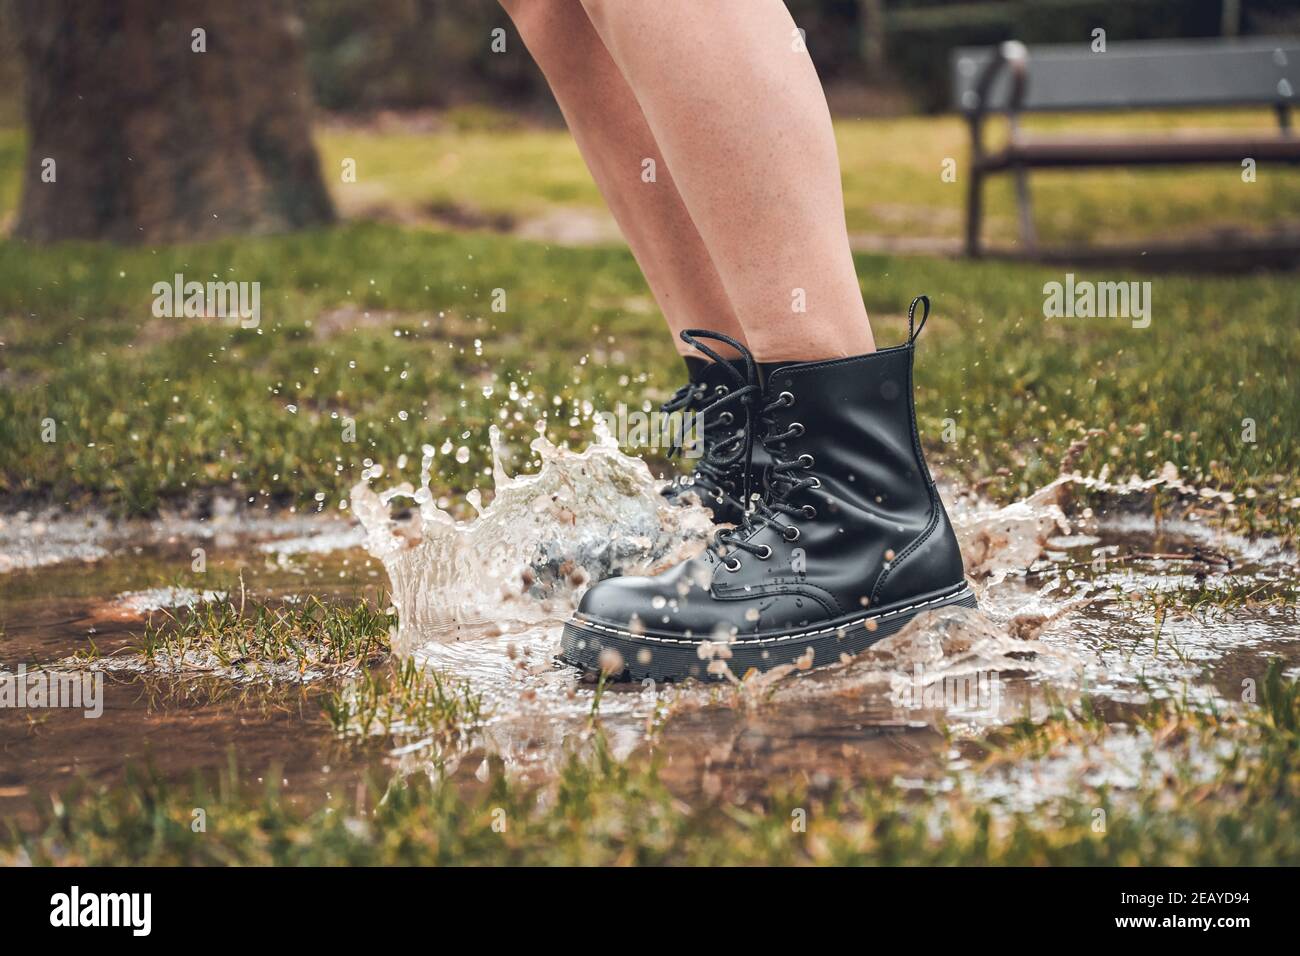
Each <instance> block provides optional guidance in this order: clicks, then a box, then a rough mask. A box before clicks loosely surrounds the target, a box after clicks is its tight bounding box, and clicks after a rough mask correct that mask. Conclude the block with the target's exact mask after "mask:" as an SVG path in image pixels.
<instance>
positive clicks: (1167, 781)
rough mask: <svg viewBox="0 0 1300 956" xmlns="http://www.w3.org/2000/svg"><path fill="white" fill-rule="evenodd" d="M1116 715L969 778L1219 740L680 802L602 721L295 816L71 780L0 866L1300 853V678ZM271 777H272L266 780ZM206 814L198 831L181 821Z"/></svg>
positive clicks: (1027, 731)
mask: <svg viewBox="0 0 1300 956" xmlns="http://www.w3.org/2000/svg"><path fill="white" fill-rule="evenodd" d="M1128 721H1129V726H1127V727H1124V726H1120V725H1119V724H1117V723H1116V721H1115V720H1114V719H1103V717H1102V716H1101V715H1100V714H1098V713H1096V712H1094V711H1091V710H1090V709H1088V708H1087V707H1084V708H1082V709H1080V710H1078V711H1076V712H1069V711H1065V710H1062V711H1061V712H1060V713H1058V714H1057V715H1056V716H1055V717H1054V718H1052V719H1050V720H1048V721H1045V722H1042V723H1037V724H1034V723H1029V722H1025V723H1023V724H1021V725H1017V726H1014V727H1012V728H1008V729H1006V730H1004V731H1001V732H999V733H998V735H997V739H996V740H989V741H987V742H985V743H983V744H980V743H976V744H974V745H972V749H977V750H979V749H982V750H983V754H982V756H980V757H979V758H978V760H977V761H976V764H975V767H974V769H973V770H972V771H971V772H973V773H975V774H980V773H987V772H992V771H995V770H996V769H997V768H998V767H999V766H1001V765H1004V764H1005V762H1007V761H1013V762H1017V763H1021V762H1029V763H1030V764H1032V763H1033V762H1035V761H1046V760H1051V759H1053V757H1054V756H1055V755H1057V754H1058V753H1059V752H1060V751H1061V750H1062V748H1065V747H1073V746H1088V745H1095V744H1096V743H1097V742H1098V741H1099V740H1101V739H1103V738H1104V737H1106V736H1107V735H1118V734H1124V733H1129V732H1130V730H1131V729H1132V728H1134V727H1140V728H1142V729H1144V730H1145V731H1146V732H1147V733H1150V734H1151V735H1152V736H1153V738H1154V739H1155V740H1156V741H1157V742H1158V746H1159V747H1161V748H1163V749H1166V750H1169V751H1170V752H1172V753H1174V754H1175V756H1176V757H1177V755H1179V754H1190V753H1191V751H1192V748H1193V746H1194V745H1195V744H1197V743H1206V742H1210V741H1214V740H1218V741H1220V742H1221V743H1222V742H1224V741H1227V742H1228V743H1230V745H1231V746H1230V747H1227V748H1224V749H1223V751H1222V752H1221V753H1220V754H1219V756H1217V757H1216V758H1215V760H1216V762H1217V763H1216V766H1215V768H1214V769H1213V772H1212V773H1211V774H1210V775H1208V776H1207V775H1205V774H1203V773H1198V772H1192V771H1190V770H1188V771H1184V769H1183V768H1182V767H1181V766H1180V765H1178V764H1176V765H1175V767H1174V770H1173V771H1172V772H1170V773H1167V774H1156V775H1154V779H1151V780H1148V781H1147V782H1146V784H1145V785H1144V786H1143V787H1142V788H1141V789H1139V790H1137V791H1126V792H1119V791H1113V790H1111V789H1109V788H1107V787H1105V786H1101V787H1095V786H1092V785H1090V784H1088V783H1086V782H1085V781H1082V780H1081V781H1079V782H1078V785H1077V786H1076V787H1074V788H1072V789H1071V790H1070V792H1069V795H1068V796H1065V797H1062V798H1059V799H1055V800H1052V801H1049V802H1048V803H1045V804H1044V805H1043V806H1042V807H1039V808H1037V809H1035V810H1033V811H1028V812H1027V811H1023V810H1021V811H1014V812H1013V811H1006V810H1004V809H1002V808H1000V807H999V806H998V804H997V801H996V800H984V799H980V798H978V797H972V796H970V795H968V794H967V793H966V792H964V791H963V789H962V788H960V787H957V788H954V789H952V790H950V791H948V792H942V791H940V790H938V789H936V790H932V791H923V792H918V791H916V790H907V789H903V788H901V787H900V786H898V785H885V786H880V785H874V784H873V785H871V786H851V787H845V788H833V789H830V790H822V791H810V790H808V789H805V788H803V787H801V786H795V787H791V788H786V787H784V786H782V785H781V784H780V783H777V784H773V785H772V786H771V787H770V788H769V789H768V790H767V791H766V792H765V793H763V794H761V795H760V796H749V797H745V798H743V799H739V800H737V799H733V798H731V797H729V796H728V795H725V794H720V795H718V796H716V797H713V798H709V799H696V800H693V801H691V802H690V803H687V802H684V801H683V800H682V799H680V798H679V797H678V796H677V795H675V794H674V793H673V792H672V791H671V790H670V789H669V788H668V787H667V786H666V785H665V784H664V783H663V781H662V780H661V779H660V778H659V775H658V773H657V771H656V766H655V762H654V760H653V759H650V760H648V761H634V762H631V763H624V762H620V761H617V760H615V759H614V758H613V757H612V756H611V755H610V753H609V751H608V749H607V748H606V747H605V745H604V740H603V737H602V736H601V734H600V733H599V730H598V729H597V731H596V732H595V733H594V734H593V735H592V736H591V738H590V739H589V741H588V742H587V746H585V747H583V748H575V752H574V753H573V754H572V756H571V757H570V758H569V759H568V761H567V762H566V763H565V765H564V766H563V768H562V769H561V771H560V772H559V774H558V775H557V777H556V778H555V780H554V781H553V782H552V783H550V784H549V785H547V786H546V787H544V788H542V789H539V788H538V787H536V786H528V785H519V784H514V783H511V782H509V781H508V780H507V779H506V778H505V777H504V776H503V775H502V774H501V773H500V768H499V767H497V768H496V771H497V772H496V773H494V774H493V776H492V777H491V779H490V780H489V781H488V782H487V783H486V784H484V785H482V786H477V787H467V786H465V785H458V784H455V783H451V782H448V781H446V780H443V781H441V782H437V783H430V782H428V780H427V779H426V778H423V777H421V778H419V779H415V778H412V779H409V780H405V781H402V780H394V781H390V782H388V783H387V784H381V783H373V784H372V786H371V789H370V791H369V793H368V795H365V794H358V795H353V796H351V797H350V798H349V799H348V800H341V799H338V800H332V801H329V802H327V803H326V804H324V805H321V806H318V807H316V808H303V807H302V806H300V805H291V804H290V803H289V802H287V801H285V800H283V799H282V798H281V795H280V794H279V792H278V789H277V788H276V786H275V785H274V784H273V783H270V784H268V785H267V786H266V788H265V789H264V790H261V791H258V790H250V789H246V788H241V787H239V786H238V785H237V784H236V783H234V778H233V775H229V774H228V775H224V776H221V777H218V778H216V779H214V780H209V781H207V782H201V781H200V782H196V783H195V784H194V785H193V786H192V787H183V786H176V785H174V784H172V783H169V782H167V781H165V780H163V779H161V778H159V777H157V776H152V775H148V774H135V775H133V776H132V778H131V780H130V781H129V782H128V783H127V784H126V785H124V786H121V787H118V788H114V789H109V790H101V789H96V788H94V787H90V786H86V787H83V788H80V789H79V790H77V791H75V792H70V793H67V794H64V795H63V796H62V797H60V798H58V799H55V800H51V801H50V802H48V803H46V804H43V805H42V806H40V807H39V808H38V814H39V816H38V818H37V820H36V821H35V822H34V823H32V824H31V825H30V826H27V827H24V828H19V827H18V826H17V825H16V824H10V825H9V826H8V828H7V830H6V831H5V832H3V833H2V834H0V860H2V861H3V862H6V863H15V862H22V863H26V862H33V863H38V864H96V863H99V864H104V863H114V864H120V863H122V862H126V861H130V862H135V863H152V864H271V863H275V864H328V865H334V864H344V863H347V864H411V863H418V864H444V865H447V864H471V865H472V864H660V863H666V864H695V865H699V864H726V865H740V864H883V865H926V864H930V865H934V864H938V865H950V864H970V865H987V864H994V865H1043V864H1055V865H1062V864H1072V865H1128V866H1132V865H1148V864H1165V865H1232V864H1252V865H1261V864H1291V865H1294V864H1296V863H1297V862H1300V818H1298V817H1297V807H1298V806H1300V802H1298V801H1297V798H1298V797H1300V770H1298V769H1297V768H1300V762H1298V761H1297V759H1296V758H1297V757H1298V756H1300V689H1298V688H1297V685H1296V684H1295V683H1294V682H1289V681H1286V680H1284V679H1283V678H1282V676H1281V674H1280V671H1279V669H1278V668H1277V667H1276V666H1274V667H1273V668H1272V669H1271V670H1270V672H1269V675H1268V678H1267V679H1266V680H1265V681H1264V682H1263V685H1262V686H1261V688H1260V702H1259V706H1258V707H1257V708H1254V709H1247V710H1245V711H1243V712H1241V713H1234V714H1213V713H1196V712H1192V711H1189V710H1187V709H1185V708H1180V707H1179V706H1177V705H1176V704H1172V703H1168V702H1166V703H1163V704H1159V705H1152V707H1151V708H1150V709H1148V710H1147V711H1144V712H1139V713H1135V714H1131V715H1129V717H1128ZM266 777H267V779H268V780H269V781H275V780H278V779H279V776H278V775H277V774H275V773H268V774H267V775H266ZM195 807H202V808H204V809H205V811H206V819H207V822H208V827H207V829H206V830H205V831H204V832H200V833H195V832H193V830H192V829H191V823H192V821H193V819H194V817H193V809H194V808H195Z"/></svg>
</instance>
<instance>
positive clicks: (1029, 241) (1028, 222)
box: [1015, 166, 1038, 252]
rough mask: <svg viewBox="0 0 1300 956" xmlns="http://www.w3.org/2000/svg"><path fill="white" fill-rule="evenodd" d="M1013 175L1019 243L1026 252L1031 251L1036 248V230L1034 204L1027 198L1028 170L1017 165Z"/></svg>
mask: <svg viewBox="0 0 1300 956" xmlns="http://www.w3.org/2000/svg"><path fill="white" fill-rule="evenodd" d="M1015 176H1016V208H1017V209H1019V211H1020V243H1021V245H1023V246H1024V247H1025V251H1026V252H1033V251H1034V250H1035V249H1037V248H1038V232H1037V230H1036V229H1034V206H1033V203H1032V202H1031V201H1030V198H1029V170H1027V169H1025V167H1023V166H1017V167H1016V171H1015Z"/></svg>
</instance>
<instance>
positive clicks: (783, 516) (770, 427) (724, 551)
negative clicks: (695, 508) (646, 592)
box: [681, 329, 821, 571]
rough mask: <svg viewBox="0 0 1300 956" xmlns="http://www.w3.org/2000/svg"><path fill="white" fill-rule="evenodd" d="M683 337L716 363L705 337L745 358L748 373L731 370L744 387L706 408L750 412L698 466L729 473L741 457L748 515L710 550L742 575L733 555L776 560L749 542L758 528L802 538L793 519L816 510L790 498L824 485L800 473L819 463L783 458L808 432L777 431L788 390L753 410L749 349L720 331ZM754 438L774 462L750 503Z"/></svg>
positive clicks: (754, 381)
mask: <svg viewBox="0 0 1300 956" xmlns="http://www.w3.org/2000/svg"><path fill="white" fill-rule="evenodd" d="M681 337H682V341H684V342H686V343H688V344H690V345H691V346H693V347H694V348H697V349H699V350H700V351H701V352H704V353H705V354H706V355H708V356H709V357H710V358H712V359H713V360H714V361H721V358H720V357H719V356H718V355H717V354H716V353H715V352H714V351H713V350H712V349H710V348H708V347H707V346H705V345H703V344H701V343H700V342H699V339H706V338H707V339H716V340H718V341H721V342H726V343H727V344H728V345H730V346H731V347H732V348H734V349H735V350H736V351H737V352H739V353H740V354H741V356H743V357H744V359H745V370H746V374H744V375H742V374H741V373H740V372H739V371H736V370H735V369H732V371H733V373H734V374H735V376H736V379H737V381H738V383H740V387H738V388H736V389H735V390H733V391H731V392H730V393H729V394H727V395H726V396H725V397H723V398H720V399H718V401H716V402H714V403H712V404H711V405H709V406H706V408H705V409H704V411H705V412H706V413H707V412H709V411H710V410H711V409H714V408H719V407H721V406H722V405H724V404H728V403H740V404H741V405H742V406H743V407H744V409H745V411H746V415H745V418H744V423H743V424H742V425H741V427H740V429H739V430H738V431H737V432H736V433H735V434H734V435H732V436H731V437H730V438H728V439H726V440H724V441H722V442H719V443H718V444H717V445H715V446H713V447H712V448H710V449H709V450H708V451H707V452H706V454H705V459H704V461H703V462H701V465H700V466H699V467H698V468H697V471H698V470H700V469H702V468H704V467H706V466H707V467H709V468H710V469H712V470H718V471H723V472H725V471H726V470H728V469H732V468H734V467H735V465H736V464H737V463H738V462H740V461H741V460H742V459H743V461H744V465H745V481H744V498H743V502H742V508H743V509H744V512H745V514H744V517H743V518H742V519H741V522H740V524H738V525H736V527H734V528H724V529H723V530H721V531H719V532H717V533H715V534H714V536H713V541H712V542H711V543H710V545H709V550H710V551H712V552H713V553H714V554H715V555H717V556H718V557H720V558H723V559H724V565H725V567H726V568H727V569H728V570H729V571H738V570H740V562H739V561H737V560H736V559H735V558H734V556H733V557H728V556H729V555H733V553H734V552H735V551H736V550H740V551H747V552H748V553H750V554H753V555H755V556H757V557H758V558H759V559H760V560H767V559H768V558H770V557H771V556H772V549H771V547H770V546H769V545H765V544H763V545H757V544H753V543H751V542H750V541H749V540H748V539H749V538H751V537H752V536H753V533H754V532H755V531H757V530H758V529H759V528H761V527H770V528H773V529H775V530H777V531H779V532H780V533H781V535H782V537H784V538H785V540H787V541H797V540H798V539H799V534H800V532H799V528H798V526H797V525H795V524H794V523H793V521H791V520H790V519H793V518H804V519H807V520H811V519H813V518H815V517H817V509H816V508H815V507H814V506H813V505H810V504H806V505H800V506H797V507H796V506H795V505H792V504H790V503H789V499H790V498H791V497H792V496H794V495H795V494H797V493H798V492H800V491H802V490H804V489H805V488H819V487H821V482H820V481H819V480H818V479H817V478H816V477H814V476H812V475H806V474H801V472H806V471H807V470H808V469H810V468H812V467H813V465H814V464H815V461H814V460H813V456H812V455H807V454H804V455H800V456H798V457H797V458H792V459H788V460H787V459H784V458H782V457H780V449H779V446H780V445H781V443H782V442H786V441H789V440H790V439H792V438H798V437H799V436H800V435H802V434H803V433H804V426H803V424H802V423H800V422H791V423H790V424H789V425H788V426H787V427H786V428H785V430H784V431H776V430H775V429H776V419H775V417H774V416H775V413H776V412H778V411H779V410H781V409H783V408H788V407H790V406H791V405H793V404H794V395H792V394H791V393H790V392H781V394H780V395H778V396H777V397H776V398H775V399H774V400H772V401H770V402H767V403H766V404H763V405H762V406H761V407H758V408H757V410H756V411H755V406H757V405H758V402H759V401H761V399H762V397H763V388H762V386H761V385H760V384H759V380H758V366H757V364H756V363H755V362H754V356H753V355H752V354H751V353H750V351H749V349H747V348H745V346H743V345H741V344H740V343H739V342H737V341H736V340H735V339H733V338H731V337H729V336H726V335H723V334H722V333H720V332H708V331H705V330H702V329H689V330H687V331H685V332H682V333H681ZM756 439H757V441H758V442H760V443H761V444H762V446H763V448H764V450H766V452H767V453H768V455H769V456H771V459H772V463H771V464H770V465H769V466H768V467H767V469H766V471H765V473H764V481H763V494H762V496H761V497H754V498H753V500H752V501H751V497H752V495H751V492H752V490H753V489H752V488H751V487H750V484H751V479H750V473H751V471H752V464H753V458H754V442H755V440H756Z"/></svg>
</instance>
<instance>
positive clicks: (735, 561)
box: [722, 558, 740, 573]
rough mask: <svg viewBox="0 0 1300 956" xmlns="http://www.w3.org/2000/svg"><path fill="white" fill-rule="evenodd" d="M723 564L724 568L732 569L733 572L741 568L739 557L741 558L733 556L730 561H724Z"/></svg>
mask: <svg viewBox="0 0 1300 956" xmlns="http://www.w3.org/2000/svg"><path fill="white" fill-rule="evenodd" d="M722 566H723V567H724V568H726V569H727V570H728V571H731V572H733V573H734V572H736V571H739V570H740V559H739V558H732V559H731V560H730V561H723V562H722Z"/></svg>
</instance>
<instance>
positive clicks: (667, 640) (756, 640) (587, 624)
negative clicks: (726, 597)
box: [569, 585, 973, 647]
mask: <svg viewBox="0 0 1300 956" xmlns="http://www.w3.org/2000/svg"><path fill="white" fill-rule="evenodd" d="M971 593H973V592H972V591H971V589H970V585H965V586H963V587H962V589H961V590H960V591H954V592H953V593H952V594H945V595H943V596H942V597H937V598H931V599H930V600H928V601H922V602H921V603H919V604H909V605H908V606H907V607H900V608H897V609H896V610H893V611H882V612H880V613H879V614H867V615H864V616H862V617H857V618H854V619H853V620H851V621H845V622H844V623H843V624H836V625H835V626H834V627H824V628H822V629H821V630H820V631H801V632H800V633H798V634H782V635H780V636H778V637H751V638H748V639H742V640H735V641H717V642H714V641H710V640H709V639H707V638H699V639H694V638H692V639H678V638H675V637H655V636H654V635H653V634H634V633H632V632H631V631H623V630H620V629H619V628H617V627H607V626H605V625H604V624H597V623H596V622H595V621H586V620H581V621H577V620H575V621H570V622H569V623H570V624H572V625H574V626H575V627H578V628H590V629H591V630H594V631H604V632H605V633H606V634H614V635H616V636H618V637H626V638H631V639H632V640H634V641H655V642H656V643H659V644H689V645H692V646H694V645H698V644H710V643H719V644H726V645H727V646H728V647H734V646H735V645H737V644H776V643H779V642H781V641H802V640H806V639H807V638H810V637H816V636H817V635H818V634H830V633H831V632H833V631H842V630H845V629H846V628H850V627H853V626H854V625H855V624H862V623H863V622H865V621H875V620H880V621H883V620H884V619H885V618H887V617H897V616H898V615H899V614H906V613H907V612H908V611H914V610H916V609H917V608H919V607H925V606H927V605H930V604H938V603H939V602H940V601H952V600H955V599H957V598H961V597H964V596H965V595H967V594H971Z"/></svg>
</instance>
